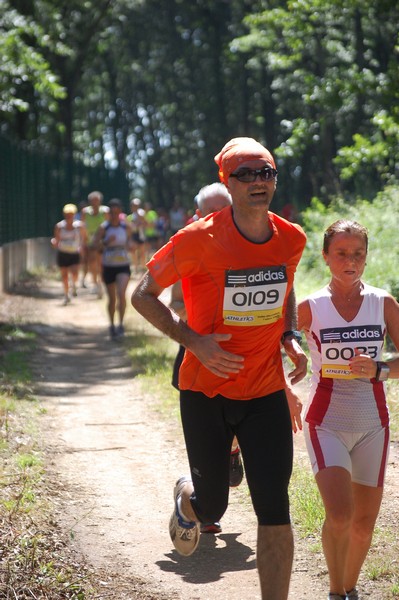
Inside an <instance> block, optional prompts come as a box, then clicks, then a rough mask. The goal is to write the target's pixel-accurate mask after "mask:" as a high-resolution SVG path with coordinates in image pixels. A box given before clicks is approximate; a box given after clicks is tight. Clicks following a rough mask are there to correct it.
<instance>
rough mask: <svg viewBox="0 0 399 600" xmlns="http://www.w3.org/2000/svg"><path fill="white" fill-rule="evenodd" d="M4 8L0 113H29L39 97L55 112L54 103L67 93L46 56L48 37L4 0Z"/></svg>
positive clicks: (0, 36) (1, 16)
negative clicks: (44, 50)
mask: <svg viewBox="0 0 399 600" xmlns="http://www.w3.org/2000/svg"><path fill="white" fill-rule="evenodd" d="M0 7H1V11H0V55H1V57H2V61H1V66H0V92H1V93H0V98H1V100H0V113H1V112H4V113H11V112H13V111H14V110H16V111H28V110H29V109H30V106H31V102H33V100H34V95H35V94H36V95H37V96H38V97H40V98H41V102H42V105H44V103H46V104H47V107H48V109H49V110H52V109H53V108H54V104H53V100H56V99H60V98H63V97H64V90H63V88H62V86H61V85H60V84H59V83H58V82H57V78H56V76H55V75H54V73H53V72H52V70H51V68H50V65H49V63H48V62H47V60H46V58H45V55H44V52H43V47H44V46H45V43H46V40H47V39H48V38H47V36H46V35H45V33H44V31H43V29H42V28H41V27H40V26H39V25H38V23H37V22H35V21H34V20H33V19H31V18H29V17H28V16H26V15H23V14H20V13H18V11H17V10H16V9H14V8H11V5H10V3H9V2H8V0H1V2H0ZM28 90H29V93H27V92H28Z"/></svg>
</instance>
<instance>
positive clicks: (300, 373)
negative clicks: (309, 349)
mask: <svg viewBox="0 0 399 600" xmlns="http://www.w3.org/2000/svg"><path fill="white" fill-rule="evenodd" d="M283 346H284V350H285V352H286V354H287V356H288V358H289V359H290V360H292V362H293V363H294V365H295V368H294V370H293V371H291V372H290V373H288V377H289V378H290V381H291V383H292V384H295V383H298V382H299V381H301V379H303V378H304V377H305V376H306V374H307V364H308V359H307V356H306V354H305V353H304V351H303V350H302V348H301V347H300V345H299V344H298V342H297V341H296V340H295V339H286V340H284V344H283Z"/></svg>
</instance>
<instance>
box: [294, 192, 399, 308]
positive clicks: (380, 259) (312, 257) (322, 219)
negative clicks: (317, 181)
mask: <svg viewBox="0 0 399 600" xmlns="http://www.w3.org/2000/svg"><path fill="white" fill-rule="evenodd" d="M302 218H303V226H304V229H305V231H306V234H307V237H308V243H307V246H306V248H305V252H304V254H303V259H302V261H301V263H300V267H299V276H298V277H297V281H298V284H299V286H298V296H299V297H303V296H304V295H306V294H307V293H310V291H314V290H315V289H317V288H318V287H321V286H322V285H323V284H324V283H325V282H326V281H327V280H328V276H329V274H328V269H327V268H326V266H325V264H324V260H323V258H322V256H321V250H322V245H323V234H324V231H325V229H326V228H327V227H328V226H329V225H331V224H332V223H333V222H334V221H336V220H338V219H342V218H347V219H352V220H354V221H358V222H359V223H361V224H362V225H364V226H365V227H367V229H368V231H369V254H368V257H367V266H366V270H365V274H364V279H365V280H366V281H367V282H368V283H370V284H371V285H375V286H377V287H382V288H384V289H386V290H387V291H389V292H390V293H391V294H392V295H394V296H396V297H398V274H397V270H398V261H399V246H398V244H397V223H398V222H399V221H398V220H399V187H398V186H387V187H386V188H385V189H384V190H383V191H382V192H380V193H379V194H378V195H377V196H376V198H375V199H374V201H373V202H369V201H367V200H363V199H358V200H357V201H355V202H353V203H351V202H348V201H346V200H345V199H343V198H342V197H341V198H336V199H335V200H334V201H332V202H331V204H330V205H329V206H328V208H327V207H325V206H324V205H322V204H321V203H320V201H319V200H318V199H313V200H312V203H311V206H310V207H309V208H308V209H307V210H306V211H304V213H303V214H302ZM312 287H313V289H311V288H312Z"/></svg>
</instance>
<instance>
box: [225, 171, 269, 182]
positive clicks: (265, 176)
mask: <svg viewBox="0 0 399 600" xmlns="http://www.w3.org/2000/svg"><path fill="white" fill-rule="evenodd" d="M258 175H259V177H260V178H261V180H262V181H270V180H271V179H275V178H276V177H277V169H273V168H272V167H262V168H261V169H240V170H239V171H237V173H230V177H236V179H238V181H243V182H244V183H252V182H253V181H256V178H257V177H258Z"/></svg>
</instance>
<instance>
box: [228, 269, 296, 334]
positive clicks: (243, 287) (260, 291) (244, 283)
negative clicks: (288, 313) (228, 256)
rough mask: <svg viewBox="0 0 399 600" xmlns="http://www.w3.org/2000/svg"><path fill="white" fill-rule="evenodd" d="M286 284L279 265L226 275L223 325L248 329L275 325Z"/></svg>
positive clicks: (281, 306) (230, 272) (281, 311)
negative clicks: (246, 327)
mask: <svg viewBox="0 0 399 600" xmlns="http://www.w3.org/2000/svg"><path fill="white" fill-rule="evenodd" d="M287 281H288V280H287V273H286V268H285V266H283V265H279V266H276V267H257V268H251V269H239V270H236V271H233V270H230V271H226V274H225V286H224V300H223V320H224V323H225V324H226V325H240V326H248V327H251V326H255V325H256V326H259V325H270V324H271V323H275V322H276V321H278V320H279V319H280V318H281V316H282V313H283V304H284V298H285V294H286V291H287Z"/></svg>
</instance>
